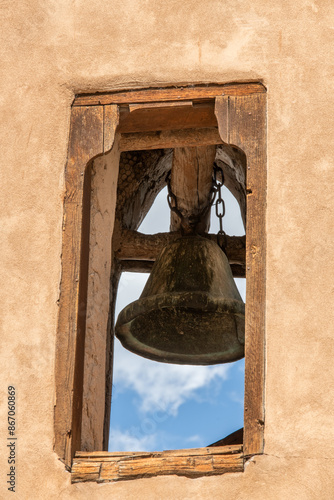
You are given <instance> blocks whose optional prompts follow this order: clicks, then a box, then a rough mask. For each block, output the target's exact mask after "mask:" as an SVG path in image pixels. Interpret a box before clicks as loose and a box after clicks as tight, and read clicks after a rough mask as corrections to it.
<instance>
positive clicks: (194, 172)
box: [170, 146, 216, 234]
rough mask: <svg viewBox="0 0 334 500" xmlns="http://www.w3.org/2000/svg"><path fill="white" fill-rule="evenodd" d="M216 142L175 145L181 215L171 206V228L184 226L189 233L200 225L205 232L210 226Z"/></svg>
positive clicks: (199, 229) (199, 230)
mask: <svg viewBox="0 0 334 500" xmlns="http://www.w3.org/2000/svg"><path fill="white" fill-rule="evenodd" d="M215 157H216V146H196V147H182V148H175V149H174V155H173V165H172V173H171V182H170V184H171V190H172V193H173V194H174V196H175V200H173V199H172V200H171V204H172V206H173V207H175V204H176V206H177V209H178V211H179V212H180V213H181V214H182V217H180V216H179V215H178V214H177V213H175V212H174V211H172V210H171V214H170V230H171V231H178V230H180V229H181V227H182V228H183V230H184V231H185V232H186V233H191V232H193V231H194V230H195V229H196V232H197V233H199V234H205V233H206V232H207V231H208V229H209V227H210V202H211V196H212V172H213V164H214V161H215Z"/></svg>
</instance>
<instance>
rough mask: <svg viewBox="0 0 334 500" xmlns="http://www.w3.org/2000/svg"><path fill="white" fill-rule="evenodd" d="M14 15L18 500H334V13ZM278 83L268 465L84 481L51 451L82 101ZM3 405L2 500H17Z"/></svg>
mask: <svg viewBox="0 0 334 500" xmlns="http://www.w3.org/2000/svg"><path fill="white" fill-rule="evenodd" d="M2 8H3V11H2V13H1V37H2V40H1V44H0V51H1V83H2V91H1V95H0V102H1V115H0V116H1V133H2V149H1V160H2V168H1V200H2V201H1V240H0V241H1V243H0V245H1V263H2V264H1V271H0V272H1V281H0V282H1V292H0V308H1V316H0V317H1V347H0V348H1V373H0V381H1V383H0V394H1V401H2V402H4V401H5V398H6V391H7V386H8V385H10V384H11V385H15V386H16V389H17V405H18V414H17V417H18V424H17V425H18V448H17V449H18V469H17V475H18V478H17V493H16V495H17V498H20V499H31V498H50V499H51V498H64V499H65V498H86V497H89V498H92V499H95V498H109V497H110V498H114V499H117V498H122V499H127V498H129V499H130V498H131V499H132V498H148V499H151V498H152V499H155V498H156V499H158V498H172V499H179V498H180V499H181V498H182V499H187V498H192V499H194V498H196V499H197V498H199V499H202V498H228V499H231V500H232V499H247V500H248V499H253V498H257V499H290V498H291V499H322V498H324V499H325V498H326V499H328V498H334V472H333V465H334V459H333V456H334V444H333V443H334V426H333V415H334V397H333V390H332V388H333V382H334V366H333V362H332V360H333V357H334V326H333V325H334V308H333V298H334V280H333V273H332V269H333V264H332V262H333V250H334V249H333V246H334V234H333V232H334V231H333V228H334V224H333V219H334V197H333V194H332V186H333V181H334V164H333V163H334V154H333V139H332V138H333V132H334V119H333V115H334V113H333V105H334V88H333V87H334V73H333V69H334V62H333V61H334V4H333V2H332V1H331V0H323V1H321V2H320V1H316V0H314V1H312V0H297V1H294V2H291V1H279V2H267V1H265V0H254V1H250V0H239V1H235V0H234V1H231V0H226V1H221V0H220V1H219V0H207V1H205V2H198V1H195V0H184V1H183V2H176V1H174V0H170V1H169V2H168V1H166V0H164V1H161V0H150V1H148V0H137V1H135V0H123V1H122V2H121V1H119V0H115V1H114V2H108V1H106V0H104V1H102V0H91V1H89V2H88V1H87V0H86V1H84V0H75V1H73V2H69V1H68V0H44V1H42V0H22V1H20V2H15V3H13V2H9V1H8V0H7V1H6V0H5V1H4V2H2ZM252 79H254V80H261V81H263V83H264V84H265V85H266V86H267V88H268V209H267V237H268V240H267V245H268V246H267V248H268V267H267V308H266V311H267V339H266V352H267V372H266V427H265V455H263V456H262V457H257V458H256V459H253V460H252V462H251V463H249V464H248V466H247V467H246V470H245V472H244V473H243V474H228V475H225V476H221V477H214V478H202V479H196V480H191V479H187V478H177V477H172V478H154V479H143V480H139V481H129V482H124V483H118V484H107V485H97V484H77V485H71V484H70V478H69V474H68V473H67V472H65V471H64V467H63V465H62V464H61V463H60V462H59V461H58V460H57V457H56V455H55V454H54V453H53V406H54V360H55V335H56V327H57V314H58V309H57V299H58V295H59V279H60V271H61V267H60V264H61V261H60V256H61V237H62V231H61V224H62V209H63V205H62V204H63V195H64V166H65V161H66V152H67V141H68V132H69V130H68V129H69V116H70V105H71V102H72V99H73V96H74V94H75V93H76V92H82V91H96V90H101V91H102V90H108V89H116V88H119V89H120V88H133V87H141V86H159V85H165V84H173V83H175V84H176V83H206V82H229V81H249V80H252ZM6 413H7V408H6V405H5V404H2V405H1V409H0V470H1V475H0V498H7V497H8V498H10V496H9V495H10V494H11V493H10V492H7V485H6V483H5V481H6V479H5V473H7V468H8V465H7V451H6V444H7V442H6V437H7V430H6V428H7V421H6Z"/></svg>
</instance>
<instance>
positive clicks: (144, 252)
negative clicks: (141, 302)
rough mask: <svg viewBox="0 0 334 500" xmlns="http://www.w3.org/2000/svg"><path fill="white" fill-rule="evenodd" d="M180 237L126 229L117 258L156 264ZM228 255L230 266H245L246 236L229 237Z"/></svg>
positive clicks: (118, 242) (117, 249) (214, 237)
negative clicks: (160, 254)
mask: <svg viewBox="0 0 334 500" xmlns="http://www.w3.org/2000/svg"><path fill="white" fill-rule="evenodd" d="M179 237H180V233H179V232H178V231H174V232H171V233H157V234H143V233H140V232H138V231H132V230H130V229H124V230H123V231H122V233H121V235H120V236H119V238H118V241H117V245H118V246H117V248H116V249H115V257H116V259H117V260H119V261H131V260H133V261H152V262H154V261H155V260H156V258H157V256H158V255H159V253H160V252H161V250H162V249H163V247H164V246H166V245H167V244H168V243H171V242H172V241H174V240H176V239H177V238H179ZM208 237H209V238H210V239H212V240H214V241H215V240H216V239H217V235H216V234H209V235H208ZM226 243H227V244H226V253H227V257H228V259H229V262H230V264H237V265H241V266H244V264H245V259H246V254H245V247H246V237H245V236H227V237H226Z"/></svg>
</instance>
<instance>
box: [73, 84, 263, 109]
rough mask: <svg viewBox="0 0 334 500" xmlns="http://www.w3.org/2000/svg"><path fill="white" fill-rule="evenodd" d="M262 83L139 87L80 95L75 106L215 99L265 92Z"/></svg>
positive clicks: (74, 103)
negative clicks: (156, 87) (222, 96)
mask: <svg viewBox="0 0 334 500" xmlns="http://www.w3.org/2000/svg"><path fill="white" fill-rule="evenodd" d="M265 92H266V89H265V87H264V86H263V85H262V84H261V83H227V84H222V85H199V86H191V87H170V88H163V89H161V88H160V89H152V88H150V89H137V90H128V91H126V92H124V91H116V92H108V93H96V94H82V95H78V96H77V97H76V98H75V100H74V102H73V106H94V105H95V106H96V105H105V104H129V103H137V102H152V101H178V100H188V99H214V98H215V97H216V96H219V95H226V96H241V95H251V94H263V93H265Z"/></svg>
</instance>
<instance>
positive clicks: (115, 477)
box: [71, 445, 244, 483]
mask: <svg viewBox="0 0 334 500" xmlns="http://www.w3.org/2000/svg"><path fill="white" fill-rule="evenodd" d="M243 469H244V461H243V453H242V446H240V445H234V446H233V445H232V446H218V447H210V448H209V447H207V448H195V449H186V450H170V451H162V452H134V453H131V452H128V453H124V452H115V453H105V452H104V453H101V452H96V453H83V452H81V453H78V454H77V455H76V457H75V459H74V461H73V466H72V471H71V472H72V483H77V482H81V481H97V482H110V481H120V480H124V479H139V478H143V477H155V476H168V475H178V476H187V477H193V478H195V477H201V476H212V475H219V474H224V473H226V472H243Z"/></svg>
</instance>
